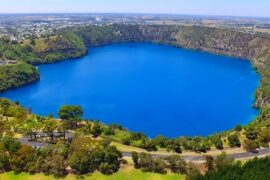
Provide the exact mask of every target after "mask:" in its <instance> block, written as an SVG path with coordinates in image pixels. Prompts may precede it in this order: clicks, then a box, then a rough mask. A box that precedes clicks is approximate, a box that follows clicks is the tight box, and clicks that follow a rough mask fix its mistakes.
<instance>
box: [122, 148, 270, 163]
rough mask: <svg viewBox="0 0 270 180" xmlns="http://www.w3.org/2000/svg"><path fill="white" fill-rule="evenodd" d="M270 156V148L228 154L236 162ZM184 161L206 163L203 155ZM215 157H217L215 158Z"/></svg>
mask: <svg viewBox="0 0 270 180" xmlns="http://www.w3.org/2000/svg"><path fill="white" fill-rule="evenodd" d="M122 154H123V156H124V157H131V153H130V152H123V153H122ZM267 155H270V148H264V149H259V150H258V152H257V153H252V152H241V153H235V154H228V156H230V157H232V158H234V159H235V160H240V159H246V158H247V159H248V158H254V157H259V156H267ZM167 156H168V155H159V154H155V155H152V157H154V158H160V157H161V158H164V157H167ZM181 157H182V158H183V159H184V160H186V161H191V162H203V161H205V158H204V156H203V155H199V156H186V155H182V156H181ZM213 157H215V156H213Z"/></svg>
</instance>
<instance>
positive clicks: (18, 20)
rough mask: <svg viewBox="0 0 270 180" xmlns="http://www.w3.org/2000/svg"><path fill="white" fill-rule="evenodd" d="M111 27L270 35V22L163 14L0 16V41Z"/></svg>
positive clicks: (266, 19) (263, 19) (252, 19)
mask: <svg viewBox="0 0 270 180" xmlns="http://www.w3.org/2000/svg"><path fill="white" fill-rule="evenodd" d="M114 23H123V24H159V25H161V24H164V25H168V24H177V25H188V26H190V25H202V26H208V27H219V28H229V29H235V30H239V31H244V32H250V33H270V18H252V17H222V16H191V15H166V14H162V15H158V14H0V37H5V36H7V37H9V38H10V39H11V40H12V41H23V40H25V39H28V38H29V37H42V36H47V35H50V34H52V33H53V32H55V30H58V29H61V28H67V27H72V26H85V25H90V24H91V25H102V24H114Z"/></svg>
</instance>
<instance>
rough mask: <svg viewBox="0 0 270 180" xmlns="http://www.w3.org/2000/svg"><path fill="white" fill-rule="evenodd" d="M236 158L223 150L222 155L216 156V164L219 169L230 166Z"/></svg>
mask: <svg viewBox="0 0 270 180" xmlns="http://www.w3.org/2000/svg"><path fill="white" fill-rule="evenodd" d="M233 162H234V159H233V158H232V157H229V156H228V155H227V154H226V153H225V152H222V153H221V154H220V155H218V156H217V157H216V160H215V164H216V167H217V169H220V168H222V167H224V166H229V165H231V164H233Z"/></svg>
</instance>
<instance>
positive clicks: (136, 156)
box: [131, 151, 140, 169]
mask: <svg viewBox="0 0 270 180" xmlns="http://www.w3.org/2000/svg"><path fill="white" fill-rule="evenodd" d="M131 157H132V160H133V163H134V167H135V168H136V169H139V168H140V166H139V154H138V153H137V152H135V151H132V152H131Z"/></svg>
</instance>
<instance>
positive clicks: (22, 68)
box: [0, 63, 39, 92]
mask: <svg viewBox="0 0 270 180" xmlns="http://www.w3.org/2000/svg"><path fill="white" fill-rule="evenodd" d="M37 79H39V73H38V71H37V69H36V68H35V67H33V66H31V65H28V64H25V63H17V64H15V65H7V66H0V92H1V91H4V90H6V89H9V88H17V87H20V86H22V85H25V84H29V83H32V82H34V81H36V80H37Z"/></svg>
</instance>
